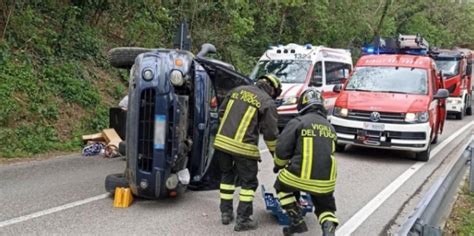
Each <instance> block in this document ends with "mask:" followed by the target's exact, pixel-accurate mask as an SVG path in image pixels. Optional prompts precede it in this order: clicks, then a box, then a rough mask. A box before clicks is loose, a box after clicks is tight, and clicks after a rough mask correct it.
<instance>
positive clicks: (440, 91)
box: [433, 89, 449, 99]
mask: <svg viewBox="0 0 474 236" xmlns="http://www.w3.org/2000/svg"><path fill="white" fill-rule="evenodd" d="M448 96H449V92H448V90H447V89H438V92H437V93H436V94H435V95H434V96H433V98H434V99H445V98H448Z"/></svg>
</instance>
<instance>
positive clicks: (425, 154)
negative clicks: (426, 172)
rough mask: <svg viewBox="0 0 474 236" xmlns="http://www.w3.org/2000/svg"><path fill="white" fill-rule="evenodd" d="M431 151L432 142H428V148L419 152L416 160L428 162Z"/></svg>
mask: <svg viewBox="0 0 474 236" xmlns="http://www.w3.org/2000/svg"><path fill="white" fill-rule="evenodd" d="M430 152H431V143H428V148H427V149H426V150H425V151H422V152H417V153H416V154H415V157H416V160H417V161H423V162H427V161H428V160H429V159H430Z"/></svg>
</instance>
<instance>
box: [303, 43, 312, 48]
mask: <svg viewBox="0 0 474 236" xmlns="http://www.w3.org/2000/svg"><path fill="white" fill-rule="evenodd" d="M304 47H305V48H306V49H312V48H313V45H311V44H310V43H308V44H306V45H304Z"/></svg>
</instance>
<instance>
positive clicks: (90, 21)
mask: <svg viewBox="0 0 474 236" xmlns="http://www.w3.org/2000/svg"><path fill="white" fill-rule="evenodd" d="M461 2H465V3H461ZM184 19H185V20H186V21H187V22H188V24H189V29H190V31H191V35H192V40H193V48H192V51H193V52H194V53H196V52H197V51H198V50H199V48H200V45H201V44H203V43H207V42H209V43H213V44H214V45H215V46H216V48H217V58H219V59H222V60H224V61H227V62H230V63H232V64H233V65H235V66H236V68H237V69H238V70H239V71H241V72H243V73H244V74H248V73H250V71H251V70H252V68H253V67H254V65H255V63H256V61H257V60H258V58H259V57H260V56H261V54H262V53H263V52H264V51H265V49H266V48H267V47H268V46H269V45H270V44H273V45H274V44H277V43H282V44H287V43H299V44H306V43H312V44H313V45H325V46H329V47H339V48H348V49H351V50H352V52H353V56H354V59H356V58H357V56H358V54H359V52H360V50H359V48H360V46H361V45H362V44H364V43H366V42H370V41H371V40H372V39H373V37H374V36H375V35H376V34H380V35H383V36H390V35H396V34H398V33H402V34H415V33H422V34H423V35H424V36H426V37H427V38H428V40H429V42H430V43H431V44H432V45H434V46H439V47H447V48H450V47H453V46H464V47H471V48H474V44H473V42H474V27H472V22H474V4H469V3H467V1H455V2H452V3H446V1H444V0H419V1H412V0H397V1H394V0H365V1H351V0H340V1H339V0H338V1H335V0H315V1H303V0H281V1H261V0H257V1H214V0H202V1H198V0H189V1H174V0H164V1H155V0H144V1H110V0H71V1H53V0H44V1H12V0H7V1H0V127H1V128H0V142H1V143H2V144H5V145H1V147H0V156H10V157H12V156H28V155H32V154H36V153H41V152H47V151H49V150H65V149H66V150H70V149H71V148H73V149H74V148H78V147H79V146H80V143H81V142H80V138H79V137H80V135H82V134H84V133H89V132H97V131H100V130H101V129H103V128H105V127H107V123H108V115H107V113H108V107H109V106H110V105H111V104H116V103H118V101H119V100H120V99H121V98H122V96H124V95H125V94H126V93H127V81H128V76H129V74H128V72H127V71H126V70H117V69H114V68H111V66H110V65H109V64H108V61H107V56H106V52H107V51H108V50H109V49H110V48H112V47H116V46H140V47H151V48H157V47H168V48H169V47H172V45H173V38H174V36H175V30H176V26H177V25H178V24H179V22H180V21H181V20H184Z"/></svg>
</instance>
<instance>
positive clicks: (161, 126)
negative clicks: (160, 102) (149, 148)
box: [153, 115, 166, 149]
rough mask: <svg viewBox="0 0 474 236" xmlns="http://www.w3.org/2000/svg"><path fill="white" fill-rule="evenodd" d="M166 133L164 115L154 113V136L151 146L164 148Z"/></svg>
mask: <svg viewBox="0 0 474 236" xmlns="http://www.w3.org/2000/svg"><path fill="white" fill-rule="evenodd" d="M165 135H166V116H164V115H155V137H154V139H153V147H154V148H155V149H165Z"/></svg>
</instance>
